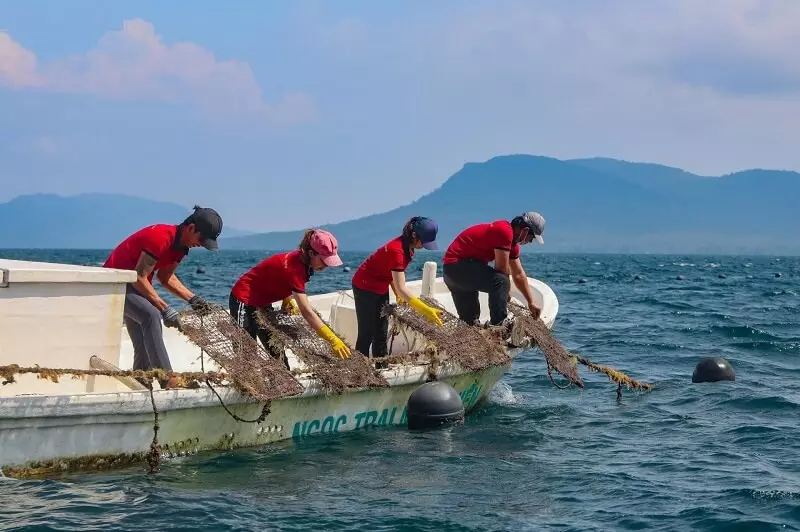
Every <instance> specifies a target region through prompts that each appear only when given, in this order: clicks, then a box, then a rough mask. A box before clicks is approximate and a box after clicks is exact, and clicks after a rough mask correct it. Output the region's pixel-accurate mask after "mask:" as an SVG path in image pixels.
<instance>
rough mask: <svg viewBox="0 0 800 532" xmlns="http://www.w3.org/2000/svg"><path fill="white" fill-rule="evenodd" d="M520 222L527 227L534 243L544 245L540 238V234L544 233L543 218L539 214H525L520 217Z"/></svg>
mask: <svg viewBox="0 0 800 532" xmlns="http://www.w3.org/2000/svg"><path fill="white" fill-rule="evenodd" d="M520 218H522V222H523V223H524V224H525V225H527V226H528V229H530V231H531V233H533V237H534V238H535V239H536V241H537V242H538V243H540V244H544V238H542V233H544V216H542V215H541V214H539V213H538V212H533V211H531V212H526V213H524V214H523V215H522V216H520Z"/></svg>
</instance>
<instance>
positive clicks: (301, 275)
mask: <svg viewBox="0 0 800 532" xmlns="http://www.w3.org/2000/svg"><path fill="white" fill-rule="evenodd" d="M341 265H342V259H341V258H339V244H338V243H337V242H336V238H335V237H334V236H333V235H332V234H331V233H329V232H328V231H325V230H322V229H308V230H307V231H306V232H305V234H304V235H303V240H302V241H301V242H300V245H299V246H298V247H297V249H295V250H292V251H288V252H285V253H278V254H276V255H272V256H270V257H267V258H266V259H264V260H262V261H261V262H259V263H258V264H256V265H255V266H253V267H252V268H251V269H250V270H249V271H247V272H245V273H244V274H243V275H242V276H241V277H239V280H237V281H236V283H235V284H234V285H233V288H232V289H231V293H230V297H229V298H228V304H229V308H230V312H231V317H232V318H233V319H234V321H235V322H236V324H237V325H239V326H240V327H242V328H243V329H245V330H246V331H247V332H248V333H249V334H250V336H251V337H252V338H254V339H255V338H256V337H258V338H259V339H260V340H261V343H262V344H264V347H265V348H266V349H267V350H268V351H269V352H270V354H271V355H272V356H273V357H275V358H280V356H281V353H277V352H275V351H274V350H273V349H272V348H271V347H270V345H269V338H270V334H269V331H267V330H266V329H264V328H263V327H260V326H259V325H258V323H257V321H256V317H255V312H256V310H258V309H265V310H267V311H271V310H272V304H273V303H277V302H278V301H280V302H281V303H282V304H281V308H282V310H284V311H285V312H289V313H290V314H295V313H297V312H298V311H299V312H300V313H301V314H302V315H303V317H304V318H305V319H306V321H307V322H308V324H309V325H310V326H311V328H312V329H314V331H316V333H317V334H318V335H319V336H320V337H322V338H324V339H325V340H326V341H327V342H328V343H329V344H330V345H331V349H332V350H333V352H334V353H335V354H336V356H338V357H339V358H347V357H349V356H350V349H349V348H348V347H347V345H345V343H344V342H343V341H342V340H341V339H340V338H339V337H338V336H336V334H335V333H334V332H333V331H332V330H331V329H330V327H328V326H327V325H325V323H323V321H322V320H321V319H320V318H319V316H318V315H317V313H316V312H314V309H313V308H312V306H311V303H310V302H309V301H308V296H306V283H307V282H308V281H309V279H311V276H312V275H313V274H314V272H319V271H322V270H324V269H325V268H327V267H336V266H341Z"/></svg>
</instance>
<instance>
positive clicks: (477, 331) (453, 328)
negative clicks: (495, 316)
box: [383, 296, 511, 371]
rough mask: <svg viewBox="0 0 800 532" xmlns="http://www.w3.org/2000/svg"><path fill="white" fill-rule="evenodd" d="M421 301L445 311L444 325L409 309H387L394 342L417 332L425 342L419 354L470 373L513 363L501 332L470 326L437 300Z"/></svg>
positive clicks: (389, 307) (389, 306)
mask: <svg viewBox="0 0 800 532" xmlns="http://www.w3.org/2000/svg"><path fill="white" fill-rule="evenodd" d="M420 299H421V300H422V301H424V302H425V304H427V305H428V306H431V307H434V308H438V309H440V310H442V311H443V312H442V313H441V315H440V317H441V319H442V325H441V326H439V325H437V324H435V323H431V322H429V321H428V320H426V319H425V318H424V317H423V316H422V315H421V314H420V313H419V312H417V311H416V310H414V309H413V308H411V307H410V306H408V305H386V306H385V307H384V309H383V312H384V315H387V316H389V317H390V319H391V335H392V338H394V337H397V336H398V335H399V334H401V333H402V332H416V333H418V334H419V335H421V336H422V337H423V338H424V339H425V344H424V345H420V346H419V348H420V350H422V351H424V352H427V353H430V354H431V355H433V356H434V357H435V359H436V360H437V361H438V362H451V363H453V362H454V363H456V364H458V365H460V366H461V367H462V368H465V369H467V370H470V371H476V370H481V369H485V368H487V367H489V366H502V365H505V364H508V363H510V362H511V357H510V356H509V355H508V352H507V351H506V349H505V348H504V341H503V338H502V336H503V334H502V331H499V330H497V331H493V330H489V329H483V328H481V327H473V326H470V325H467V324H466V323H464V322H463V321H461V320H460V319H459V318H458V317H457V316H454V315H453V314H451V313H450V312H448V311H447V310H446V309H445V308H444V307H443V306H442V305H441V304H440V303H438V302H437V301H436V300H434V299H431V298H429V297H425V296H422V297H420ZM415 347H416V346H415V345H414V344H413V342H412V345H411V351H412V352H414V351H417V349H414V348H415Z"/></svg>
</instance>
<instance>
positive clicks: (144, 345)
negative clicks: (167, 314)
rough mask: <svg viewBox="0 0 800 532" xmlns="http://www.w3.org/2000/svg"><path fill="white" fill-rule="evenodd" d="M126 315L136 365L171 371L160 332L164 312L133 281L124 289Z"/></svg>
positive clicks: (124, 314)
mask: <svg viewBox="0 0 800 532" xmlns="http://www.w3.org/2000/svg"><path fill="white" fill-rule="evenodd" d="M123 319H124V321H125V327H126V328H127V329H128V334H129V335H130V337H131V342H133V369H141V370H148V369H155V368H160V369H163V370H165V371H172V364H170V362H169V355H168V354H167V347H166V346H165V345H164V337H163V336H162V332H161V331H162V329H161V327H162V325H161V313H160V312H159V311H158V309H157V308H156V307H154V306H153V305H152V303H150V302H149V301H148V300H147V299H146V298H145V297H144V296H142V295H141V294H139V292H137V291H136V289H135V288H134V287H133V285H132V284H128V285H127V288H126V290H125V310H124V311H123Z"/></svg>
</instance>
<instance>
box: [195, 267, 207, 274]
mask: <svg viewBox="0 0 800 532" xmlns="http://www.w3.org/2000/svg"><path fill="white" fill-rule="evenodd" d="M197 273H206V269H205V268H203V267H202V266H198V267H197Z"/></svg>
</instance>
